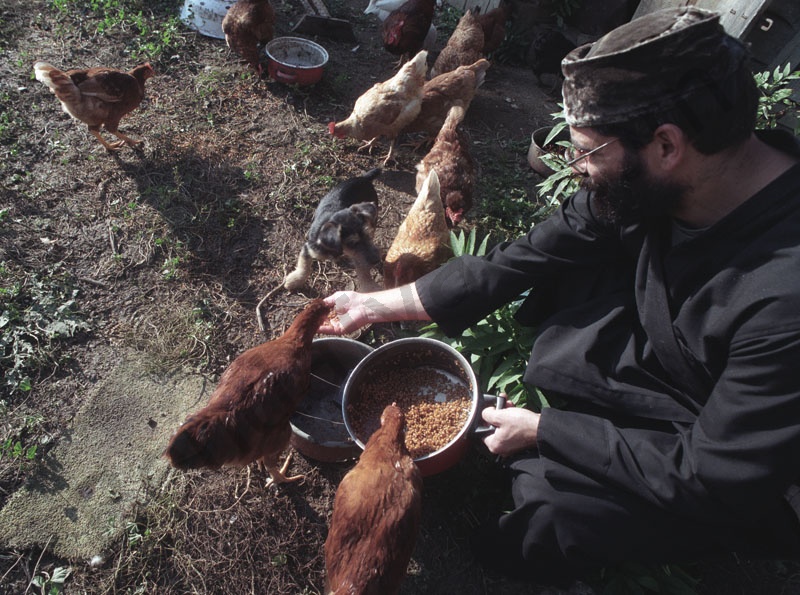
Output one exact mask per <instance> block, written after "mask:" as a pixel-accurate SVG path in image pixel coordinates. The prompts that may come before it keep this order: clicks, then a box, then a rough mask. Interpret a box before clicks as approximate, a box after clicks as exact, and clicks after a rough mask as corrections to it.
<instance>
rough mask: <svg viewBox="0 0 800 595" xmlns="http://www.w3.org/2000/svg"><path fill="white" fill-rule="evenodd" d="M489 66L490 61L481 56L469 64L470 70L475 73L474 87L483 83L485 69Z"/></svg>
mask: <svg viewBox="0 0 800 595" xmlns="http://www.w3.org/2000/svg"><path fill="white" fill-rule="evenodd" d="M489 66H491V62H489V60H487V59H486V58H481V59H480V60H478V61H477V62H475V63H474V64H473V65H472V66H471V68H472V71H473V72H474V73H475V88H476V89H477V88H478V87H480V86H481V85H482V84H483V81H484V80H486V71H487V70H489Z"/></svg>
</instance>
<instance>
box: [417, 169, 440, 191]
mask: <svg viewBox="0 0 800 595" xmlns="http://www.w3.org/2000/svg"><path fill="white" fill-rule="evenodd" d="M439 192H440V190H439V174H437V173H436V170H435V169H434V168H431V169H430V171H429V172H428V177H427V178H425V182H423V184H422V190H420V191H419V193H420V195H422V194H425V195H427V196H432V195H435V196H436V197H437V198H438V197H439Z"/></svg>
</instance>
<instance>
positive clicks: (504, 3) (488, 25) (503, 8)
mask: <svg viewBox="0 0 800 595" xmlns="http://www.w3.org/2000/svg"><path fill="white" fill-rule="evenodd" d="M510 16H511V2H510V0H501V2H500V5H499V6H497V7H496V8H493V9H492V10H490V11H489V12H487V13H486V14H481V15H478V22H480V24H481V28H482V29H483V54H484V55H487V56H488V55H489V54H491V53H492V52H494V51H496V50H497V48H499V47H500V44H501V43H503V40H504V39H505V38H506V22H508V19H509V17H510Z"/></svg>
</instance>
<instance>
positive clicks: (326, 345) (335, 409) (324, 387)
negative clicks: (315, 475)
mask: <svg viewBox="0 0 800 595" xmlns="http://www.w3.org/2000/svg"><path fill="white" fill-rule="evenodd" d="M372 351H373V349H372V347H370V346H369V345H365V344H364V343H360V342H358V341H354V340H353V339H346V338H341V337H327V338H320V339H314V341H313V342H312V344H311V384H310V386H309V390H308V394H307V395H306V397H305V399H303V401H302V402H301V403H300V406H299V407H298V408H297V410H296V411H295V412H294V414H293V415H292V417H291V418H290V420H289V421H290V423H291V425H292V437H291V444H292V446H294V447H295V448H296V449H297V450H298V451H299V452H301V453H302V454H303V455H305V456H307V457H309V458H311V459H314V460H317V461H322V462H327V463H330V462H338V461H347V460H350V459H353V458H356V457H358V455H359V454H360V453H361V448H359V446H358V445H357V444H355V443H354V442H353V440H352V438H351V437H350V434H349V433H348V431H347V428H346V427H345V425H344V420H343V419H342V393H343V387H344V384H345V381H346V380H347V377H348V376H349V375H350V372H351V371H352V370H353V368H355V367H356V364H358V362H360V361H361V360H362V359H363V358H364V357H365V356H366V355H368V354H369V353H370V352H372Z"/></svg>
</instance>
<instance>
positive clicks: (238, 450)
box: [164, 299, 330, 485]
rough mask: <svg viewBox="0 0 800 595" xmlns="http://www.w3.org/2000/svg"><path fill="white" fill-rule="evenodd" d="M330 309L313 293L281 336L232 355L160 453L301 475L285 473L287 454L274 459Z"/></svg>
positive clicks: (189, 464) (277, 477)
mask: <svg viewBox="0 0 800 595" xmlns="http://www.w3.org/2000/svg"><path fill="white" fill-rule="evenodd" d="M329 311H330V306H327V305H326V304H325V303H324V302H323V300H322V299H315V300H314V301H312V302H311V303H310V304H308V306H306V308H305V309H304V310H303V311H302V312H300V314H298V315H297V317H296V318H295V319H294V321H293V322H292V324H291V326H290V327H289V328H288V329H287V330H286V332H285V333H284V334H283V335H282V336H280V337H278V338H277V339H274V340H272V341H268V342H266V343H262V344H261V345H259V346H257V347H253V348H252V349H248V350H247V351H245V352H244V353H243V354H241V355H240V356H239V357H237V358H236V359H235V360H233V363H232V364H231V365H230V366H228V368H227V369H226V370H225V372H223V374H222V376H221V377H220V379H219V384H218V385H217V388H216V390H215V391H214V393H213V394H212V395H211V398H210V400H209V402H208V404H207V405H206V406H205V407H203V408H202V409H201V410H200V411H198V412H197V413H195V414H193V415H190V416H189V417H188V418H187V419H186V421H185V422H184V423H183V425H181V427H180V428H178V431H177V432H176V433H175V435H174V436H173V437H172V439H171V440H170V442H169V445H168V446H167V448H166V450H165V452H164V454H165V456H166V457H167V458H168V459H169V461H170V463H171V464H172V466H173V467H176V468H177V469H182V470H186V469H197V468H202V467H209V468H212V469H217V468H219V467H222V466H223V465H237V466H242V465H248V464H250V463H252V462H254V461H256V462H258V464H259V465H262V464H263V465H264V466H265V467H266V468H267V471H268V472H269V475H270V479H269V481H267V485H270V484H272V483H284V482H287V481H295V480H298V479H302V477H303V476H302V475H296V476H294V477H286V475H285V473H286V469H287V468H288V466H289V461H290V459H291V457H287V458H286V462H285V463H284V464H283V466H282V467H279V463H278V460H279V457H280V455H281V453H282V452H283V450H284V449H285V448H286V446H287V445H288V444H289V439H290V437H291V433H292V430H291V425H290V423H289V418H290V417H291V415H292V414H293V413H294V411H295V409H296V408H297V406H298V405H299V403H300V401H301V400H302V399H303V397H305V395H306V392H307V391H308V386H309V383H310V381H311V341H312V339H313V337H314V334H315V333H316V332H317V329H318V328H319V326H320V324H321V323H322V322H323V320H324V319H325V317H326V316H327V315H328V312H329Z"/></svg>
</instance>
